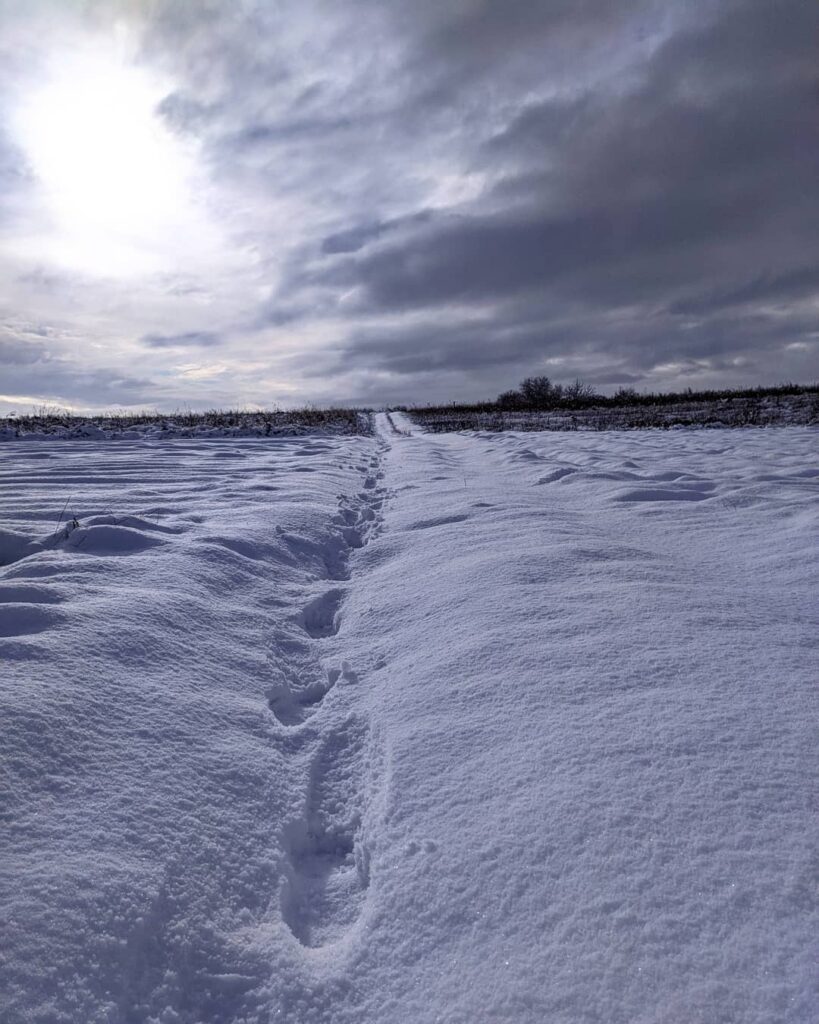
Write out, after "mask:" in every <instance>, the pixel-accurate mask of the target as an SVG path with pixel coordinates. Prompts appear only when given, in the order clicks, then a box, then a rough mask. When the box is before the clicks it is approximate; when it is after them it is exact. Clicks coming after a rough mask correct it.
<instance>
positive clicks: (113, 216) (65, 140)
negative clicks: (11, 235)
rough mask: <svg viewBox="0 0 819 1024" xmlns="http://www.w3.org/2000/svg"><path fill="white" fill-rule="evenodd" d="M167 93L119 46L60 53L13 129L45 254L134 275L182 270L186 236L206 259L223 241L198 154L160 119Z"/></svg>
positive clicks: (93, 269) (37, 243)
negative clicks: (207, 210) (211, 214)
mask: <svg viewBox="0 0 819 1024" xmlns="http://www.w3.org/2000/svg"><path fill="white" fill-rule="evenodd" d="M167 89H168V86H167V84H166V83H163V82H162V81H160V80H159V79H157V78H156V77H154V76H153V75H152V74H150V73H149V72H148V71H147V70H145V69H144V68H141V67H139V66H137V65H135V64H133V63H132V62H130V61H129V60H128V58H127V55H126V48H125V47H124V46H118V47H117V46H114V47H112V46H111V45H110V41H106V42H105V43H102V42H99V43H94V42H85V43H84V44H83V45H82V46H81V47H80V48H78V49H75V50H73V51H72V52H67V51H66V50H63V51H61V52H55V53H53V54H52V55H51V56H50V59H49V60H48V61H47V66H46V72H45V74H44V75H43V76H42V77H41V78H40V79H39V81H38V82H37V83H36V84H32V87H31V88H30V89H29V91H28V92H27V93H25V94H24V95H23V96H22V97H21V99H20V102H19V105H18V107H17V110H16V112H15V116H14V118H13V122H12V123H13V127H14V129H15V134H16V136H17V140H18V142H19V144H20V145H21V147H22V149H23V151H24V152H25V154H26V157H27V159H28V162H29V165H30V169H31V171H32V173H33V176H34V179H35V182H36V187H37V189H38V190H39V200H40V208H41V218H40V228H39V233H38V234H39V237H37V238H36V239H31V245H32V248H36V251H37V254H38V255H39V256H40V257H42V256H43V255H46V256H47V257H48V258H50V259H51V260H53V262H55V263H57V264H59V265H62V266H67V267H70V268H71V270H73V271H77V270H80V271H82V272H85V273H88V274H94V275H97V274H98V275H102V276H115V277H132V276H134V275H139V274H143V273H152V272H160V271H162V270H164V269H166V268H167V267H168V266H169V265H171V264H173V263H174V262H175V258H176V257H178V256H179V245H180V241H181V240H182V239H184V240H185V247H186V249H188V250H190V249H191V248H193V249H194V251H197V250H198V251H199V252H201V251H202V243H205V247H206V248H207V247H208V245H207V243H208V242H211V243H212V242H213V241H215V239H213V238H212V237H211V236H212V235H213V234H214V232H213V230H212V228H211V226H210V225H209V224H208V222H207V217H206V216H205V214H204V211H203V210H202V209H201V208H200V207H199V206H198V205H197V203H196V201H195V194H196V175H197V169H196V163H195V154H194V153H193V152H192V151H191V150H190V149H189V148H186V145H185V144H183V143H182V142H181V141H180V140H179V139H177V138H176V137H175V136H174V135H173V134H172V133H171V132H170V131H169V130H168V128H167V127H166V126H165V125H164V124H163V123H162V121H161V120H160V118H159V117H158V116H157V114H156V108H157V105H158V103H159V102H160V101H161V100H162V98H163V96H164V95H166V93H167ZM191 243H193V244H191Z"/></svg>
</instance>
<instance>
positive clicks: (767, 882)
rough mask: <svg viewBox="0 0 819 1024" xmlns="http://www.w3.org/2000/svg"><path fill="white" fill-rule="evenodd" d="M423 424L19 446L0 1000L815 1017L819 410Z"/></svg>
mask: <svg viewBox="0 0 819 1024" xmlns="http://www.w3.org/2000/svg"><path fill="white" fill-rule="evenodd" d="M411 431H412V427H411V424H409V423H408V422H407V421H406V418H404V417H401V416H400V414H395V415H394V416H393V424H392V426H391V425H390V423H389V422H388V420H387V418H386V417H385V416H382V417H380V426H379V436H378V437H377V438H363V437H359V438H355V437H350V438H335V439H334V438H312V439H308V438H304V439H300V438H293V439H290V440H273V441H271V440H263V441H262V440H260V441H254V440H242V441H230V440H228V441H195V442H194V441H184V440H177V441H173V442H170V443H169V444H167V445H163V446H155V447H154V446H146V445H145V444H144V442H142V441H137V442H128V441H122V442H121V443H120V444H118V445H116V446H111V445H110V444H107V443H106V442H96V441H93V440H88V441H85V442H83V444H82V445H76V446H73V445H61V446H55V447H54V448H52V449H48V450H47V454H48V458H44V459H27V458H24V457H23V454H24V453H25V452H26V451H30V449H27V448H26V446H22V445H16V446H15V445H12V446H8V447H6V448H4V449H3V450H2V451H1V452H0V517H1V518H0V523H2V529H3V531H4V533H3V534H2V537H3V538H11V540H6V541H4V543H6V545H7V546H6V548H4V549H3V550H7V551H9V552H11V553H12V557H10V558H8V559H7V560H6V564H5V565H4V566H3V567H2V568H0V697H1V698H2V708H3V738H4V742H3V747H2V753H1V754H0V757H2V768H3V774H2V776H0V778H1V779H2V782H1V783H0V786H2V790H1V791H0V795H1V796H2V805H3V808H4V821H5V823H6V824H7V826H8V827H6V828H5V829H4V831H3V833H2V835H0V886H2V898H1V900H0V903H1V905H2V910H3V915H4V960H3V963H2V965H1V966H0V993H2V995H0V1017H1V1018H2V1019H3V1021H4V1022H5V1021H8V1022H10V1024H22V1022H23V1021H25V1022H27V1024H30V1022H32V1021H36V1022H46V1021H48V1022H56V1021H63V1022H69V1021H70V1022H72V1024H73V1022H80V1021H82V1022H83V1024H86V1022H88V1024H97V1022H103V1021H104V1022H108V1024H110V1022H117V1024H118V1022H123V1024H132V1022H146V1024H156V1022H161V1024H169V1022H173V1024H180V1022H183V1024H217V1022H218V1024H225V1022H235V1024H240V1022H241V1024H250V1022H253V1024H270V1022H271V1021H274V1020H287V1021H290V1020H292V1021H299V1022H306V1024H310V1022H332V1024H353V1022H355V1024H360V1022H382V1021H390V1022H396V1024H403V1022H407V1024H409V1022H412V1024H426V1022H429V1024H432V1022H433V1021H439V1022H464V1024H466V1022H470V1024H471V1022H476V1021H486V1022H493V1024H494V1022H498V1021H515V1022H532V1024H535V1022H538V1024H539V1022H543V1021H548V1022H549V1024H562V1022H566V1024H569V1022H572V1024H576V1022H583V1024H585V1022H589V1024H591V1022H602V1021H605V1022H607V1024H617V1022H622V1024H626V1022H628V1024H633V1022H642V1024H648V1022H652V1024H653V1022H670V1021H675V1022H676V1021H696V1020H699V1021H731V1022H737V1024H739V1022H741V1024H763V1022H765V1024H769V1022H770V1021H777V1022H780V1021H781V1022H794V1024H795V1022H800V1024H801V1022H807V1021H808V1020H810V1019H811V1016H812V1013H813V1011H811V1010H810V1007H811V1006H812V1005H815V1002H816V995H817V993H816V989H815V975H813V974H812V973H811V972H812V967H811V965H810V958H809V949H810V943H811V937H812V935H814V934H815V929H816V924H817V914H816V904H815V899H814V896H813V894H812V889H811V881H812V866H811V865H812V856H813V851H814V850H815V848H816V831H817V830H816V825H815V819H814V818H812V817H811V814H810V807H809V795H810V791H811V783H812V782H814V781H815V777H816V759H815V753H814V751H815V715H814V714H813V713H812V709H813V707H814V705H813V704H812V699H813V698H812V693H811V688H812V686H813V685H814V683H815V657H814V654H813V652H814V651H815V641H814V633H813V631H812V625H811V619H812V613H813V612H814V611H815V594H816V584H817V571H816V566H817V558H816V543H815V537H816V536H817V533H816V526H817V522H816V520H817V503H816V492H817V485H818V484H819V469H817V467H816V462H815V447H816V436H817V435H816V432H815V431H812V430H800V429H790V428H786V429H782V430H778V431H750V430H749V431H743V432H736V433H730V434H729V433H724V434H719V435H715V434H706V433H702V432H697V433H694V432H687V431H680V432H675V433H674V434H673V435H671V434H662V435H660V434H655V433H649V432H644V433H639V432H637V433H635V432H630V433H628V434H618V433H610V434H593V435H591V434H577V433H574V434H563V435H556V434H531V433H527V434H525V435H516V434H472V435H436V436H423V435H422V436H413V435H412V433H411ZM63 514H64V521H65V522H67V524H68V525H61V527H60V529H59V530H57V529H56V528H55V524H56V523H57V521H58V520H59V519H61V518H63ZM74 523H76V524H77V525H76V526H75V525H73V524H74ZM0 560H2V559H0Z"/></svg>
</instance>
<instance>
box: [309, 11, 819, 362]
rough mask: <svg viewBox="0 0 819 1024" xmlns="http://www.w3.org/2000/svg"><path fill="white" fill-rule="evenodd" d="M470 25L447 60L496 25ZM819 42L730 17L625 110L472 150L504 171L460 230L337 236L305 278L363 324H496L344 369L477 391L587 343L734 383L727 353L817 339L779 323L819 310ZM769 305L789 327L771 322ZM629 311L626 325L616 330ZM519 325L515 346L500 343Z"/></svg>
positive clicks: (525, 115)
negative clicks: (444, 375) (472, 311)
mask: <svg viewBox="0 0 819 1024" xmlns="http://www.w3.org/2000/svg"><path fill="white" fill-rule="evenodd" d="M474 9H475V10H477V11H478V15H476V17H477V20H476V21H475V22H474V24H473V26H472V29H473V31H466V32H464V33H463V34H457V38H458V42H457V44H456V43H455V42H454V41H453V43H452V45H453V46H454V47H455V50H456V51H458V53H459V54H460V59H461V60H463V61H466V63H467V64H468V59H467V58H468V50H469V40H470V39H471V38H474V39H479V38H480V39H484V38H485V36H484V35H483V32H484V29H485V30H486V31H487V32H488V31H489V29H488V28H486V26H487V25H491V24H493V23H494V22H495V18H496V13H494V12H493V13H491V14H490V13H488V12H487V11H486V9H484V8H478V7H476V8H474ZM560 16H561V18H565V19H567V21H571V15H570V12H569V11H568V8H567V9H565V10H563V9H561V13H560ZM818 28H819V12H818V11H817V9H816V8H815V7H813V6H812V5H808V4H776V3H774V4H769V3H764V4H763V3H736V4H726V5H724V6H723V7H722V8H721V9H720V12H719V17H718V18H716V19H715V20H706V21H705V23H704V24H700V25H696V26H693V27H692V26H689V27H683V28H680V29H679V30H678V31H676V32H674V33H672V34H671V35H670V37H669V38H668V39H667V40H666V41H665V42H664V43H663V44H662V45H661V46H659V48H658V49H656V51H655V52H654V53H653V55H652V56H651V58H650V60H648V61H647V62H646V63H645V65H644V66H643V67H642V68H641V69H640V70H639V74H635V73H633V72H632V75H631V79H632V81H631V82H630V83H628V87H627V88H625V87H624V88H622V89H621V90H620V93H619V94H618V95H614V96H610V95H609V94H608V91H606V92H603V91H602V90H595V89H594V88H591V89H589V90H588V91H587V92H585V93H584V94H583V95H582V96H577V97H573V98H571V99H568V100H566V99H558V100H549V101H544V102H541V103H535V104H529V105H528V106H526V107H525V108H523V109H518V110H517V111H516V112H515V113H514V114H513V116H511V118H510V119H509V121H508V123H507V124H506V125H505V126H504V127H503V128H502V129H501V130H500V131H497V132H496V133H495V134H494V135H493V136H492V137H491V138H490V139H489V140H486V141H485V142H484V143H483V144H482V146H480V147H479V149H478V151H477V153H476V157H475V159H476V161H478V163H479V165H480V166H484V167H488V168H491V169H495V170H496V171H498V170H499V171H500V173H499V175H498V176H497V177H496V180H495V184H494V186H493V188H492V190H491V191H490V192H488V193H486V194H484V196H483V197H481V198H480V199H479V200H478V201H477V202H475V203H473V204H471V206H470V207H468V208H463V207H462V208H461V209H459V210H458V212H457V215H452V214H449V213H447V212H446V211H441V212H439V213H437V214H436V215H435V216H434V217H432V218H429V219H428V221H427V222H426V223H425V224H421V225H419V226H417V228H416V229H414V230H413V231H411V232H407V233H405V234H403V235H398V236H395V237H393V236H390V237H388V238H384V237H382V236H381V233H380V232H378V231H375V230H369V231H362V230H361V229H357V228H353V229H351V230H350V232H349V234H345V233H344V232H340V233H339V234H338V235H337V236H335V237H336V238H337V239H340V243H339V244H335V245H333V246H329V247H328V246H327V244H326V243H325V245H324V248H323V251H324V253H325V254H327V253H333V254H336V258H335V259H334V260H332V261H324V262H323V263H321V264H317V265H314V266H313V268H311V270H310V272H309V273H306V274H305V280H307V281H309V283H310V285H311V286H316V285H317V284H324V285H325V286H327V287H328V288H337V289H344V290H348V291H349V290H351V289H354V290H355V294H356V296H357V301H356V306H355V308H356V309H357V311H358V312H359V313H362V314H370V315H373V314H378V315H379V316H381V315H384V314H394V313H396V312H399V311H407V312H412V313H413V314H418V313H419V312H421V311H424V310H426V311H430V310H433V309H437V308H441V309H449V310H450V315H451V311H452V309H453V307H456V306H459V305H464V306H469V307H476V306H478V307H483V308H484V309H486V310H487V312H488V314H489V315H488V317H487V318H486V320H485V321H484V323H483V324H482V325H481V326H478V327H474V326H473V327H471V328H469V329H465V331H463V332H462V331H460V329H458V330H456V331H455V333H454V336H455V337H457V338H458V341H457V343H454V344H450V343H449V341H448V340H447V339H448V338H451V337H453V335H452V334H447V332H444V333H443V334H442V333H441V332H439V331H435V330H434V329H433V328H432V327H430V328H429V331H430V333H429V336H428V340H427V341H426V343H425V342H424V337H425V336H424V333H423V331H421V332H416V331H413V332H410V333H411V334H412V337H411V338H408V337H407V333H406V332H405V331H402V330H395V329H393V330H382V331H381V332H379V334H378V335H377V336H375V337H374V336H372V335H371V334H370V333H368V332H366V331H364V332H362V331H352V332H351V333H350V336H349V337H348V339H347V342H346V345H345V350H346V354H347V358H350V357H354V358H355V359H357V360H359V361H360V362H362V363H363V364H370V365H381V366H384V367H387V368H390V369H392V370H394V371H395V372H398V373H403V372H406V373H411V372H414V371H415V370H417V369H418V368H419V366H420V364H421V363H422V362H423V361H424V360H426V361H427V365H429V366H434V365H450V364H453V363H454V364H459V365H460V366H461V368H462V369H463V370H464V371H466V372H469V373H473V374H474V373H479V372H480V369H481V367H483V366H485V365H487V364H495V363H502V362H503V361H504V359H505V358H508V360H509V363H510V365H511V364H512V363H520V364H521V365H522V364H523V363H524V362H525V361H526V360H527V359H528V361H529V362H530V363H531V364H532V365H534V364H536V363H537V361H538V360H539V359H540V358H542V357H548V356H550V355H553V354H554V350H555V336H556V335H557V336H560V337H562V338H563V348H564V351H565V349H566V348H567V347H571V346H574V345H576V344H577V340H576V335H577V334H578V330H577V328H578V327H580V326H582V327H583V328H584V329H585V330H584V332H583V333H584V336H585V344H586V346H587V347H590V348H591V349H595V348H596V349H597V350H599V353H600V356H601V360H604V359H605V357H607V356H610V355H612V354H615V353H616V354H618V355H623V354H625V355H627V358H628V359H629V361H630V367H631V368H632V369H633V370H635V371H636V374H635V375H636V376H638V377H639V374H640V372H641V371H645V370H647V369H649V368H650V367H651V366H653V365H654V364H656V363H657V362H659V361H671V360H675V361H678V362H680V363H681V364H684V363H685V362H686V361H690V360H706V361H708V363H709V365H710V367H711V368H712V369H720V368H722V369H725V368H726V366H730V365H733V364H727V363H726V362H725V360H724V358H723V357H725V356H726V355H727V354H729V353H730V354H735V355H740V354H741V353H742V352H743V351H746V350H747V353H748V354H749V357H750V353H752V352H753V351H755V350H757V349H760V348H761V349H768V350H769V351H773V350H777V349H779V348H781V345H782V344H783V343H785V342H788V341H790V340H792V339H794V338H796V339H798V338H800V337H805V336H811V335H813V334H815V332H816V329H817V323H816V321H815V319H813V318H812V317H811V316H810V315H808V316H805V315H803V314H801V313H799V312H798V311H797V310H794V311H793V312H792V314H791V315H790V316H789V317H785V318H784V319H783V317H782V315H781V312H782V310H781V306H782V303H786V302H788V301H791V300H798V299H809V298H810V297H811V296H815V295H817V294H819V275H817V273H816V271H815V269H814V267H815V264H816V261H817V257H819V244H818V243H817V239H818V238H819V234H818V233H817V229H819V201H817V193H816V181H817V180H819V130H818V129H819V102H818V101H819V79H817V74H816V71H815V65H814V45H815V39H816V38H817V29H818ZM453 40H454V36H453ZM442 45H443V44H442ZM476 45H477V43H476ZM464 48H465V52H464V53H461V50H462V49H464ZM486 209H491V210H492V212H491V213H487V212H485V210H486ZM772 302H776V303H778V304H779V306H780V310H779V314H780V315H777V316H776V317H768V316H767V315H766V312H765V309H764V308H761V307H764V306H767V305H768V304H770V303H772ZM533 305H534V306H536V307H537V314H536V315H533V309H532V307H533ZM635 307H636V308H637V310H638V311H639V313H640V315H638V316H636V317H635V316H634V315H632V316H630V317H629V318H628V320H627V322H626V326H625V327H624V328H623V327H619V328H618V325H617V323H616V322H615V323H612V322H611V319H610V316H609V314H611V313H612V312H613V311H616V310H618V309H622V308H630V309H634V308H635ZM758 307H759V308H758ZM692 316H696V317H697V318H699V319H698V321H697V322H696V323H691V322H689V320H690V318H691V317H692ZM567 317H568V318H570V319H571V320H572V323H573V329H572V330H571V331H570V332H568V334H567V332H566V330H565V321H566V319H567ZM550 321H551V322H550ZM510 322H511V325H512V326H514V328H515V329H516V330H517V332H518V337H517V338H516V340H515V342H514V344H513V345H512V346H511V348H510V347H508V346H502V345H499V343H498V335H499V333H503V332H508V331H509V330H510ZM558 325H563V326H560V327H559V326H558ZM621 330H625V331H627V334H623V335H621V333H620V332H621ZM467 338H468V339H469V340H468V341H467V340H466V339H467ZM408 348H411V349H412V351H411V352H408V351H407V349H408Z"/></svg>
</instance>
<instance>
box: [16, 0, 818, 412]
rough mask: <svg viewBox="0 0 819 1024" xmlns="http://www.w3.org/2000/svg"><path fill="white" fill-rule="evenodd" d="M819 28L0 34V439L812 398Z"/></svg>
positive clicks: (608, 10)
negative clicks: (309, 415) (76, 427)
mask: <svg viewBox="0 0 819 1024" xmlns="http://www.w3.org/2000/svg"><path fill="white" fill-rule="evenodd" d="M817 38H819V5H817V4H815V3H813V2H809V0H697V2H691V0H687V2H676V0H665V2H655V0H618V2H617V3H612V2H611V0H503V2H500V0H415V2H413V3H407V2H404V0H401V2H398V0H275V2H274V0H232V2H230V3H227V2H221V0H219V2H216V0H107V2H90V0H89V2H70V0H60V2H56V0H54V2H47V0H0V413H8V412H11V411H17V412H23V411H29V410H30V409H31V408H32V407H37V406H40V405H43V404H51V405H58V406H62V407H66V408H70V409H75V410H78V411H85V410H105V409H114V408H127V409H148V408H158V409H162V410H168V411H170V410H173V409H176V408H183V407H191V408H211V407H214V406H222V407H224V406H233V407H235V406H243V407H254V406H262V407H269V406H271V405H281V406H292V405H300V404H304V403H307V402H310V403H316V404H320V405H323V404H350V403H354V404H375V405H379V404H383V403H392V404H399V403H424V402H445V401H454V400H459V401H460V400H465V401H468V400H475V399H480V398H492V397H494V396H495V395H497V394H498V393H499V392H500V391H503V390H505V389H507V388H510V387H513V386H515V385H516V384H517V383H518V382H519V381H520V379H521V378H522V377H525V376H529V375H532V374H538V375H540V374H546V375H548V376H550V377H551V378H552V379H554V380H556V381H562V382H568V381H572V380H574V379H575V378H577V377H580V378H582V379H583V380H584V381H586V382H588V383H591V384H593V385H594V386H595V387H596V388H597V389H598V390H600V391H601V392H604V393H611V392H613V391H615V390H616V389H617V388H619V387H622V386H628V387H635V388H637V390H668V389H679V388H687V387H693V388H702V387H725V386H748V385H756V384H772V383H778V382H782V381H796V382H800V383H809V382H812V381H815V380H816V379H817V378H819V315H818V314H819V73H817V66H816V41H817Z"/></svg>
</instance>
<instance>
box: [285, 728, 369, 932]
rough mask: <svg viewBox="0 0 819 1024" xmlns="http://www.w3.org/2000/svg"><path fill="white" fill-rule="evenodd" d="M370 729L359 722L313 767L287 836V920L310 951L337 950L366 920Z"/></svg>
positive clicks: (328, 743)
mask: <svg viewBox="0 0 819 1024" xmlns="http://www.w3.org/2000/svg"><path fill="white" fill-rule="evenodd" d="M368 732H369V730H368V726H367V725H366V724H365V723H363V722H361V721H359V720H357V719H351V720H350V721H348V722H347V723H346V724H345V726H343V727H342V728H340V729H338V730H336V731H335V732H334V733H332V734H331V735H330V736H328V737H327V738H326V739H325V741H324V742H323V744H322V746H321V747H320V749H319V751H318V753H317V755H316V758H315V760H314V762H313V764H312V765H311V769H310V781H309V785H308V792H307V798H306V800H305V807H304V815H303V817H302V818H301V819H299V820H298V821H296V822H293V823H292V824H291V825H290V827H289V828H288V829H287V830H286V832H285V836H284V845H285V852H286V855H287V859H286V862H285V879H284V885H283V887H282V892H281V911H282V917H283V919H284V921H285V923H286V924H287V926H288V927H289V929H290V931H291V932H292V933H293V935H294V937H295V938H296V939H297V940H298V941H299V942H300V943H301V944H302V945H303V946H305V947H307V948H309V949H320V948H322V947H324V946H328V945H331V944H334V943H337V942H338V941H340V940H341V939H343V938H344V937H345V935H347V934H348V932H349V930H350V929H351V928H352V927H353V926H354V925H355V923H356V921H357V920H358V918H359V916H360V914H361V912H362V909H363V906H364V902H365V899H366V895H367V889H368V887H369V884H370V871H369V856H368V853H367V849H366V847H365V845H364V843H363V842H362V837H361V822H362V816H363V814H364V810H365V808H364V791H365V782H366V771H367V763H366V760H367V740H368Z"/></svg>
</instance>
